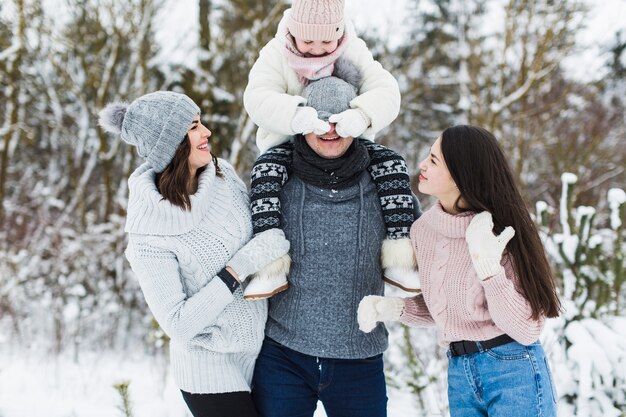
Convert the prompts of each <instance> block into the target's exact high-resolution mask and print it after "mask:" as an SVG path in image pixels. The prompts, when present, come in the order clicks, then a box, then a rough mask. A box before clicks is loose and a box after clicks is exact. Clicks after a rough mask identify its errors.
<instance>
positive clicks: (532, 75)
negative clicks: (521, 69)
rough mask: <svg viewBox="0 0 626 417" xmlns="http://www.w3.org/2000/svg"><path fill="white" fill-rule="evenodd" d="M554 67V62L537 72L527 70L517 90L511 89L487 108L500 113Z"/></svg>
mask: <svg viewBox="0 0 626 417" xmlns="http://www.w3.org/2000/svg"><path fill="white" fill-rule="evenodd" d="M554 68H556V64H553V65H550V66H548V67H546V68H544V69H542V70H541V71H539V72H534V71H531V72H529V74H528V78H527V79H526V81H525V82H524V84H522V85H521V86H520V87H519V88H518V89H517V90H515V91H513V92H512V93H511V94H509V95H508V96H506V97H504V98H502V100H500V101H497V102H495V103H491V105H490V106H489V110H491V111H492V112H493V113H496V114H497V113H500V112H501V111H502V110H503V109H505V108H506V107H508V106H510V105H511V104H512V103H514V102H516V101H517V100H519V99H520V98H522V97H523V96H524V95H525V94H526V93H528V90H530V87H532V85H533V84H534V82H535V81H538V80H540V79H542V78H543V77H545V76H546V75H548V74H549V73H550V72H552V70H554Z"/></svg>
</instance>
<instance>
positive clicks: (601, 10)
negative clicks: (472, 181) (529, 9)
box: [0, 0, 626, 81]
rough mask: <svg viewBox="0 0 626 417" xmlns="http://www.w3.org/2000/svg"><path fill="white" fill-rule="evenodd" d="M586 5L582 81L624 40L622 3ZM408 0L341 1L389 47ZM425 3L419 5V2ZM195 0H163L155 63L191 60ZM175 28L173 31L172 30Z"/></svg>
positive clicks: (57, 7)
mask: <svg viewBox="0 0 626 417" xmlns="http://www.w3.org/2000/svg"><path fill="white" fill-rule="evenodd" d="M583 1H584V2H585V3H586V4H587V5H588V7H589V9H590V12H589V16H588V18H587V21H586V22H585V23H586V26H587V27H586V29H584V30H583V31H581V32H580V33H579V34H578V35H577V38H578V39H577V40H578V42H579V45H580V51H579V52H578V53H577V54H576V55H573V56H572V57H570V58H569V59H567V60H566V61H565V62H564V64H565V65H566V68H567V69H568V73H569V74H570V76H571V77H573V78H576V79H579V80H583V81H587V80H592V79H596V78H600V77H601V76H602V68H601V67H602V65H603V63H604V62H606V61H607V60H608V59H609V56H610V53H609V51H607V50H601V49H600V48H599V47H598V45H601V44H604V45H606V43H607V42H610V41H612V39H613V37H614V34H615V32H616V31H617V30H618V29H619V28H621V29H623V31H624V35H625V36H626V0H583ZM408 3H409V0H387V1H381V0H345V4H346V15H347V16H348V17H350V18H351V19H352V20H353V21H354V23H355V26H356V28H357V30H358V31H366V32H368V33H377V34H379V35H381V36H382V37H383V38H384V39H387V40H388V42H390V43H391V44H392V45H393V44H395V43H397V42H399V41H400V40H402V37H403V30H405V29H406V28H405V25H404V22H403V18H404V15H405V13H404V10H405V8H406V5H407V4H408ZM44 4H45V5H46V7H47V8H48V10H50V11H51V12H53V13H55V14H56V15H57V16H58V19H59V20H63V18H64V17H63V16H64V13H63V8H64V7H63V6H64V5H65V2H64V1H63V0H44ZM422 4H424V3H422ZM13 9H14V7H13V2H12V1H10V2H6V1H3V5H2V8H1V9H0V14H2V15H4V16H7V15H8V16H12V15H13ZM196 14H197V2H196V0H165V6H164V7H163V11H162V13H161V14H160V15H159V17H158V22H157V25H156V27H157V28H160V29H158V30H157V41H158V42H159V43H160V44H161V45H162V46H163V51H162V53H161V54H160V56H159V58H158V61H165V62H182V61H184V60H186V59H189V58H194V57H193V51H190V48H188V47H186V45H194V44H197V42H196V40H197V33H196V31H195V25H196V20H197V19H196V18H195V16H196ZM173 28H175V30H173ZM625 59H626V58H625Z"/></svg>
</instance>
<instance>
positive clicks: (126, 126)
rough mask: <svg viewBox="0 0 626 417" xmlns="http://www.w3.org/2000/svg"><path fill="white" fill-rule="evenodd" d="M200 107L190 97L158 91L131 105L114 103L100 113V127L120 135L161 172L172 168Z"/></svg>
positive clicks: (142, 97)
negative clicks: (170, 165)
mask: <svg viewBox="0 0 626 417" xmlns="http://www.w3.org/2000/svg"><path fill="white" fill-rule="evenodd" d="M198 114H200V108H199V107H198V106H197V105H196V103H194V102H193V100H191V99H190V98H189V97H187V96H186V95H184V94H180V93H174V92H172V91H157V92H155V93H150V94H146V95H144V96H141V97H139V98H138V99H136V100H135V101H133V102H132V103H130V104H126V103H120V102H116V103H111V104H109V105H107V106H106V107H105V108H104V109H102V110H101V111H100V114H99V115H100V122H99V123H100V126H102V127H103V128H104V129H105V130H106V131H108V132H111V133H115V134H119V135H121V137H122V139H123V140H124V142H126V143H128V144H130V145H134V146H136V147H137V153H138V154H139V156H141V157H142V158H144V159H145V160H146V161H148V163H149V164H150V165H151V166H152V168H153V169H154V170H155V171H156V172H157V173H158V172H162V171H163V170H164V169H165V167H167V166H168V165H169V163H170V162H171V161H172V158H174V154H176V150H177V149H178V147H179V146H180V144H181V143H182V141H183V140H184V139H185V135H186V134H187V131H188V130H189V128H190V127H191V122H192V121H193V119H194V118H195V117H196V116H197V115H198Z"/></svg>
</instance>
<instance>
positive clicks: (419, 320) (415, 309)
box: [400, 294, 435, 327]
mask: <svg viewBox="0 0 626 417" xmlns="http://www.w3.org/2000/svg"><path fill="white" fill-rule="evenodd" d="M400 321H401V322H402V323H404V324H406V325H409V326H413V327H430V326H434V325H435V321H434V320H433V317H432V316H431V315H430V312H429V311H428V307H426V302H425V301H424V294H418V295H416V296H415V297H412V298H405V299H404V311H403V312H402V316H401V317H400Z"/></svg>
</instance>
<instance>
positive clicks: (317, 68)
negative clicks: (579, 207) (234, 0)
mask: <svg viewBox="0 0 626 417" xmlns="http://www.w3.org/2000/svg"><path fill="white" fill-rule="evenodd" d="M343 9H344V5H343V0H294V1H293V5H292V8H291V9H288V10H286V11H285V14H284V16H283V18H282V20H281V22H280V23H279V25H278V31H277V33H276V36H275V37H274V39H272V40H271V41H270V42H269V43H268V44H267V45H266V46H265V47H264V48H263V49H262V50H261V52H260V54H259V58H258V60H257V61H256V63H255V64H254V66H253V67H252V69H251V71H250V76H249V82H248V86H247V87H246V90H245V92H244V106H245V108H246V111H247V112H248V114H249V115H250V118H251V119H252V120H253V121H254V122H255V123H256V124H257V125H258V126H259V129H258V131H257V146H258V147H259V149H260V151H261V153H262V155H261V157H260V158H259V160H258V161H257V163H256V165H255V167H254V168H253V170H252V194H251V200H252V201H251V207H252V213H253V219H252V220H253V230H254V233H255V234H256V233H260V232H262V231H264V230H267V229H271V228H279V227H280V200H279V197H278V196H279V192H280V189H281V187H282V185H283V184H284V182H285V181H286V180H287V177H288V173H289V165H290V164H291V151H290V150H289V148H288V147H287V148H285V147H281V146H278V145H281V144H283V143H285V142H288V141H289V140H290V139H291V138H292V137H293V135H296V134H307V133H311V132H313V133H316V134H323V133H326V132H328V131H329V130H330V123H333V124H336V125H335V129H336V131H337V134H338V135H339V136H342V137H354V138H364V139H369V140H370V141H368V142H367V148H368V152H369V154H370V158H371V161H372V163H371V165H370V168H369V172H370V173H371V175H372V177H373V178H374V180H375V182H376V185H377V188H378V192H379V196H380V200H381V206H382V209H383V215H384V219H385V224H386V228H387V239H386V240H385V241H384V242H383V247H382V251H381V260H382V264H383V268H384V271H385V272H384V275H385V281H387V282H388V283H390V284H393V285H395V286H398V287H400V288H403V289H404V290H407V291H418V290H419V280H418V278H417V273H416V268H415V261H414V257H413V251H412V249H411V244H410V239H409V228H410V225H411V224H412V223H413V221H414V219H415V215H414V202H413V198H412V193H411V189H410V179H409V176H408V173H407V168H406V163H405V161H404V160H403V158H402V157H401V156H399V155H398V154H397V153H395V152H393V151H391V150H389V149H387V148H385V147H383V146H380V145H377V144H375V143H374V142H371V140H373V138H374V135H375V134H376V133H377V132H379V131H380V130H382V129H383V128H385V127H386V126H388V125H389V124H390V123H391V122H392V121H393V120H394V119H395V118H396V117H397V115H398V112H399V109H400V91H399V88H398V83H397V82H396V80H395V79H394V77H393V76H392V75H391V74H390V73H389V72H388V71H386V70H385V69H383V68H382V66H381V65H380V63H378V62H377V61H375V60H374V59H373V57H372V54H371V53H370V51H369V50H368V49H367V46H366V45H365V42H363V40H362V39H360V38H358V37H357V36H356V34H355V30H354V27H353V26H352V24H351V23H350V21H349V20H345V19H344V16H343ZM340 58H341V61H343V62H350V63H352V64H353V65H354V66H355V67H356V71H357V72H358V73H359V74H360V76H361V80H360V83H359V85H358V90H359V95H358V96H357V97H355V98H354V99H353V100H352V101H351V102H350V108H348V109H346V110H345V111H342V112H341V113H338V114H333V115H331V116H330V117H329V118H328V119H327V120H321V119H320V118H319V117H318V114H317V111H316V110H315V109H314V108H312V107H310V106H307V105H306V100H305V98H304V97H302V91H303V89H304V88H305V87H306V86H307V85H308V84H309V83H310V82H312V81H315V80H318V79H320V78H323V77H327V76H330V75H332V74H333V73H335V74H336V71H335V70H336V68H335V67H336V66H337V65H336V64H337V63H338V62H340V61H339V59H340ZM348 71H350V70H348ZM288 270H289V262H286V261H285V260H282V261H280V262H276V263H273V264H272V265H270V266H268V268H266V269H265V270H263V271H261V272H260V273H259V274H257V277H256V278H254V279H253V280H252V281H251V282H250V284H249V285H248V287H247V288H246V292H245V296H246V298H249V299H250V298H266V297H270V296H272V295H273V294H275V293H276V292H278V291H281V290H284V289H285V288H287V280H286V274H287V272H288Z"/></svg>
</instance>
